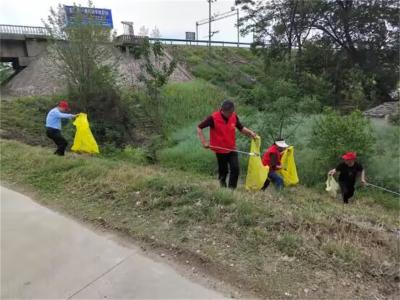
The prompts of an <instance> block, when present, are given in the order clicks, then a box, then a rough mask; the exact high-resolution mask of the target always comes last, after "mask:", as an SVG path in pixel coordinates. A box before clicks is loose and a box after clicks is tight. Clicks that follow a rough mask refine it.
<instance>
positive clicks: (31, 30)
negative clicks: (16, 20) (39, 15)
mask: <svg viewBox="0 0 400 300" xmlns="http://www.w3.org/2000/svg"><path fill="white" fill-rule="evenodd" d="M0 34H21V35H39V36H49V35H50V34H49V32H48V31H47V29H46V28H45V27H38V26H20V25H4V24H0Z"/></svg>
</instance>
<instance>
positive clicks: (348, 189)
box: [339, 181, 355, 203]
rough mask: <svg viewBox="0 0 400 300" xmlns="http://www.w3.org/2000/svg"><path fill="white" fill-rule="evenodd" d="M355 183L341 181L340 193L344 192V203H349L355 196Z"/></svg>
mask: <svg viewBox="0 0 400 300" xmlns="http://www.w3.org/2000/svg"><path fill="white" fill-rule="evenodd" d="M354 185H355V183H353V182H346V181H339V186H340V191H341V192H342V198H343V202H344V203H349V199H350V198H351V197H353V195H354Z"/></svg>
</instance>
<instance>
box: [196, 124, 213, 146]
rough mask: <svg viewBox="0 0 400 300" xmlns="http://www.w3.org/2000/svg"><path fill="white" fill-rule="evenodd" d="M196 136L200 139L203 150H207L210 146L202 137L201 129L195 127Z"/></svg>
mask: <svg viewBox="0 0 400 300" xmlns="http://www.w3.org/2000/svg"><path fill="white" fill-rule="evenodd" d="M197 136H198V137H199V139H200V142H201V144H202V145H203V147H204V148H209V147H210V145H209V144H208V142H207V140H206V137H205V136H204V133H203V129H201V128H200V127H198V126H197Z"/></svg>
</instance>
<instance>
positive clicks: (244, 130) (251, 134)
mask: <svg viewBox="0 0 400 300" xmlns="http://www.w3.org/2000/svg"><path fill="white" fill-rule="evenodd" d="M240 132H241V133H242V134H244V135H246V136H248V137H250V138H253V139H255V138H256V137H257V134H256V133H255V132H254V131H252V130H250V129H249V128H247V127H243V128H242V130H240Z"/></svg>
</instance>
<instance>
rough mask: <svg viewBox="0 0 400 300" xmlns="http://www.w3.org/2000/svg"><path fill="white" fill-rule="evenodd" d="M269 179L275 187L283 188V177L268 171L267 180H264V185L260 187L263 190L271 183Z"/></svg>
mask: <svg viewBox="0 0 400 300" xmlns="http://www.w3.org/2000/svg"><path fill="white" fill-rule="evenodd" d="M271 181H272V182H273V183H274V184H275V186H276V188H277V189H278V190H281V189H283V184H284V182H283V178H282V177H281V176H279V175H278V174H277V173H276V172H275V171H273V170H272V171H269V173H268V178H267V180H265V182H264V186H263V187H262V188H261V190H263V191H264V190H265V189H267V187H268V186H269V184H270V183H271Z"/></svg>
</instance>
